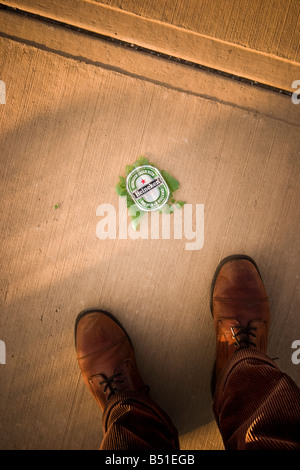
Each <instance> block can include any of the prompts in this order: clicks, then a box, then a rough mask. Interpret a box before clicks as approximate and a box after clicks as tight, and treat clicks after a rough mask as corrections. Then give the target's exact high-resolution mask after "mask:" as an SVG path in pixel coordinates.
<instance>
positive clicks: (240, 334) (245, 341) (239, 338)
mask: <svg viewBox="0 0 300 470" xmlns="http://www.w3.org/2000/svg"><path fill="white" fill-rule="evenodd" d="M230 330H231V333H232V339H234V340H235V343H234V346H235V347H238V348H249V347H250V346H254V347H256V344H255V343H254V341H252V339H255V338H256V334H255V333H254V331H256V328H255V327H254V326H231V327H230ZM250 337H251V338H252V339H251V338H250Z"/></svg>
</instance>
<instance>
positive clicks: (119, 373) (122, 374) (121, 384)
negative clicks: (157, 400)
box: [75, 309, 149, 411]
mask: <svg viewBox="0 0 300 470" xmlns="http://www.w3.org/2000/svg"><path fill="white" fill-rule="evenodd" d="M75 347H76V351H77V360H78V364H79V367H80V369H81V372H82V376H83V380H84V381H85V383H86V385H87V387H88V388H89V390H90V392H91V393H92V395H93V396H94V398H95V400H96V401H97V403H98V404H99V406H100V408H101V410H102V411H103V410H104V408H105V406H106V404H107V402H108V400H109V399H110V398H111V397H112V396H113V395H114V394H115V393H116V392H121V391H129V390H131V391H133V390H139V391H145V393H147V392H148V390H149V387H147V386H146V385H145V384H144V382H143V379H142V378H141V376H140V374H139V371H138V368H137V364H136V359H135V355H134V350H133V346H132V343H131V340H130V338H129V336H128V334H127V333H126V331H125V329H124V328H123V326H122V325H121V324H120V323H119V322H118V320H117V319H116V318H114V317H113V316H112V315H111V314H110V313H108V312H105V311H103V310H97V309H89V310H84V311H83V312H81V313H80V314H79V315H78V317H77V319H76V323H75Z"/></svg>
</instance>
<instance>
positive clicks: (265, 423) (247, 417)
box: [213, 349, 300, 450]
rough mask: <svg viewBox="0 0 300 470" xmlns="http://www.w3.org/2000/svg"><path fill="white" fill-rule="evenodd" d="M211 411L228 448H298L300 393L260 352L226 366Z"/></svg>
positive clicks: (241, 356)
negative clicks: (212, 410)
mask: <svg viewBox="0 0 300 470" xmlns="http://www.w3.org/2000/svg"><path fill="white" fill-rule="evenodd" d="M213 409H214V413H215V417H216V420H217V423H218V426H219V429H220V432H221V435H222V438H223V442H224V445H225V448H226V449H229V450H235V449H245V450H248V449H249V450H251V449H253V450H254V449H283V450H284V449H287V450H288V449H300V389H299V388H298V387H297V385H296V384H295V383H294V382H293V381H292V380H291V379H290V377H288V376H287V375H286V374H284V373H283V372H281V371H280V370H279V368H278V367H277V365H276V364H275V363H274V361H272V360H271V359H270V358H269V357H268V356H266V355H265V354H263V353H261V352H260V351H258V350H253V349H244V350H239V351H237V352H236V353H235V356H234V357H233V358H231V359H230V360H229V361H228V363H227V365H226V367H225V368H224V370H223V371H222V373H221V376H220V377H219V380H218V383H217V388H216V392H215V400H214V407H213Z"/></svg>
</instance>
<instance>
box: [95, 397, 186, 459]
mask: <svg viewBox="0 0 300 470" xmlns="http://www.w3.org/2000/svg"><path fill="white" fill-rule="evenodd" d="M100 450H139V451H143V450H145V451H150V450H161V451H169V452H170V451H176V450H179V444H178V433H177V430H176V428H175V427H174V425H173V423H172V421H171V419H170V418H169V417H168V416H167V415H166V413H165V412H164V411H163V410H162V409H161V408H160V407H159V406H158V405H157V404H156V403H154V402H153V401H152V400H151V398H150V397H149V396H148V395H146V394H144V393H140V392H122V393H117V394H116V395H115V396H114V397H112V399H111V400H109V403H108V405H107V406H106V408H105V410H104V413H103V440H102V443H101V447H100Z"/></svg>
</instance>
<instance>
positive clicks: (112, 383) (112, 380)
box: [99, 372, 125, 400]
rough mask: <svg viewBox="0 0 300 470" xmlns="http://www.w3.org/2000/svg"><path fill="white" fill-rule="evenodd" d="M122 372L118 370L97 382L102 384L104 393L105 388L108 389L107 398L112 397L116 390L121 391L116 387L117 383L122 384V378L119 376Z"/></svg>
mask: <svg viewBox="0 0 300 470" xmlns="http://www.w3.org/2000/svg"><path fill="white" fill-rule="evenodd" d="M121 377H122V373H121V372H118V373H116V374H113V375H112V376H111V377H108V378H107V379H104V380H102V381H101V382H99V385H104V390H103V392H104V393H105V394H106V392H107V389H109V394H108V397H107V399H108V400H109V399H110V397H112V396H113V395H114V394H115V393H116V392H121V391H122V389H121V388H119V387H118V384H124V383H125V382H124V380H123V379H122V378H121Z"/></svg>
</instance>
